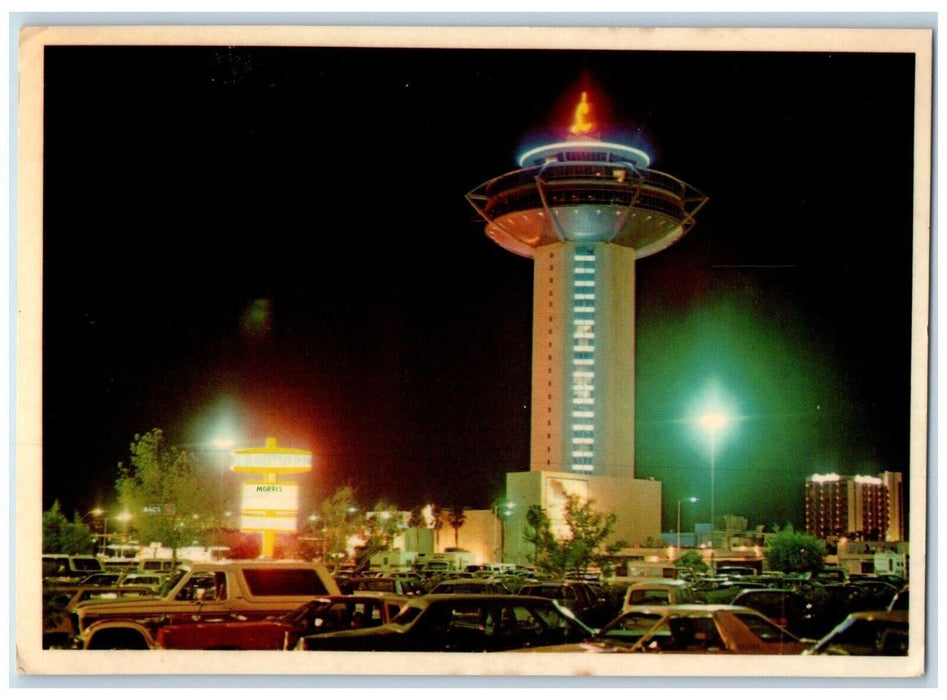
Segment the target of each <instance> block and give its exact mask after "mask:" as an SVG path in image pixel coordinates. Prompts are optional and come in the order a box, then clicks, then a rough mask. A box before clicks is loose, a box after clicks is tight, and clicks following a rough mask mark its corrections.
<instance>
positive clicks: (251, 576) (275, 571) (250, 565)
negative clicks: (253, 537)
mask: <svg viewBox="0 0 947 700" xmlns="http://www.w3.org/2000/svg"><path fill="white" fill-rule="evenodd" d="M326 595H333V596H334V595H340V591H339V587H338V586H337V585H336V583H335V581H334V580H333V578H332V577H331V576H330V575H329V572H328V570H327V569H326V568H325V566H323V565H322V564H314V563H310V562H263V561H243V562H239V561H238V562H229V563H226V564H223V563H213V564H189V565H186V566H183V567H181V568H179V569H178V570H177V571H175V572H174V573H172V574H171V576H170V577H169V578H168V579H167V581H166V582H165V584H164V586H163V587H162V589H161V591H160V592H159V593H158V594H157V595H156V596H154V597H147V598H145V597H142V598H137V599H134V600H132V599H128V600H114V601H95V602H88V603H81V604H79V605H77V606H75V607H74V608H72V609H71V610H70V611H69V614H70V615H71V616H72V617H73V628H74V629H75V630H76V631H77V633H78V637H77V639H76V643H75V646H77V647H79V648H84V649H147V648H148V647H149V638H148V635H149V634H150V635H151V637H154V632H155V629H156V628H157V627H158V626H160V625H164V624H184V623H193V622H213V621H226V620H264V619H268V618H274V617H279V616H281V615H284V614H285V613H287V612H289V611H291V610H295V609H297V608H298V607H299V606H301V605H302V604H303V603H305V602H307V601H309V600H312V599H313V598H316V597H319V596H326ZM146 632H147V634H146Z"/></svg>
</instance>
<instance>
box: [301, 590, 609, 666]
mask: <svg viewBox="0 0 947 700" xmlns="http://www.w3.org/2000/svg"><path fill="white" fill-rule="evenodd" d="M591 636H592V630H591V629H589V628H588V627H586V626H585V625H583V624H582V623H581V622H580V621H579V620H577V619H576V618H575V616H574V615H573V614H572V613H571V612H569V611H568V610H567V609H566V608H563V607H562V606H561V605H559V604H558V603H556V602H555V601H554V600H550V599H548V598H534V597H527V596H513V595H427V596H424V597H421V598H415V599H413V600H412V601H411V602H410V603H408V604H407V605H406V606H405V607H404V608H403V609H402V610H401V613H400V614H399V615H398V617H396V618H395V619H394V620H392V621H391V623H390V624H387V625H382V626H381V627H375V628H372V629H360V630H350V631H347V632H331V633H329V634H320V635H315V636H307V637H303V638H301V639H300V640H299V644H298V645H297V648H298V649H304V650H309V651H315V650H327V651H329V650H331V651H426V652H431V651H465V652H484V651H509V650H512V649H520V648H524V647H537V646H544V645H547V644H564V643H568V642H578V641H580V640H582V639H587V638H588V637H591Z"/></svg>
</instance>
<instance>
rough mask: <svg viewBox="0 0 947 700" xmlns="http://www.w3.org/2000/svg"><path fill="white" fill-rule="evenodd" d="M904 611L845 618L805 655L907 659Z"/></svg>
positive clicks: (906, 626)
mask: <svg viewBox="0 0 947 700" xmlns="http://www.w3.org/2000/svg"><path fill="white" fill-rule="evenodd" d="M907 653H908V614H907V611H904V610H895V611H891V612H889V611H883V612H857V613H852V614H851V615H849V616H848V617H846V618H845V619H844V620H843V621H842V622H841V623H840V624H839V625H838V626H837V627H836V628H835V629H833V630H832V631H831V632H829V633H828V634H827V635H825V637H823V638H822V639H820V640H819V641H818V642H817V643H816V644H815V645H814V646H813V647H812V648H811V649H808V650H807V651H806V652H805V654H806V655H809V656H819V655H835V656H907Z"/></svg>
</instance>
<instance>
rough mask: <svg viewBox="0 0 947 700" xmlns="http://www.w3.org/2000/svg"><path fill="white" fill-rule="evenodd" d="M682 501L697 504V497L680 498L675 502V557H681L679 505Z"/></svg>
mask: <svg viewBox="0 0 947 700" xmlns="http://www.w3.org/2000/svg"><path fill="white" fill-rule="evenodd" d="M684 501H688V502H689V503H697V496H691V497H690V498H682V499H681V500H679V501H678V502H677V556H681V504H682V503H683V502H684Z"/></svg>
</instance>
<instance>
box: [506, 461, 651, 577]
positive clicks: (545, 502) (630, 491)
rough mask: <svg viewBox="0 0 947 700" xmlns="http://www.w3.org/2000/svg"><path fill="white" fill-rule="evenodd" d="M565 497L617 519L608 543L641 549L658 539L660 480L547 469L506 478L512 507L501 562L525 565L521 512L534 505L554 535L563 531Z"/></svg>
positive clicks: (527, 553)
mask: <svg viewBox="0 0 947 700" xmlns="http://www.w3.org/2000/svg"><path fill="white" fill-rule="evenodd" d="M567 495H577V496H579V497H580V498H582V499H583V500H591V501H594V506H595V509H596V510H597V511H599V512H602V513H614V514H615V515H616V516H617V520H616V522H615V529H614V531H613V532H612V537H611V539H612V540H613V541H618V540H624V541H625V542H627V543H628V544H629V545H630V546H636V545H637V546H640V545H644V544H646V543H647V542H648V540H649V539H651V540H652V541H655V542H659V541H660V540H661V482H660V481H654V480H652V479H629V478H627V477H609V476H589V475H586V474H568V473H562V472H559V473H556V472H549V471H528V472H511V473H509V474H507V475H506V497H507V499H508V500H509V501H510V502H511V503H514V504H516V506H515V507H514V508H511V509H510V515H509V517H507V519H506V521H505V522H504V525H503V527H504V530H505V536H504V538H503V561H506V562H512V563H514V564H527V563H528V562H529V557H530V555H531V554H532V553H533V546H532V545H531V544H529V543H528V542H527V541H526V540H525V539H524V537H523V532H524V530H525V528H526V511H527V510H528V509H529V507H530V506H534V505H538V506H541V507H542V508H543V510H544V511H545V512H546V515H547V516H548V517H549V519H550V521H551V525H552V530H553V533H557V534H558V533H559V532H561V531H562V530H564V527H565V519H564V508H565V503H566V496H567Z"/></svg>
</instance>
